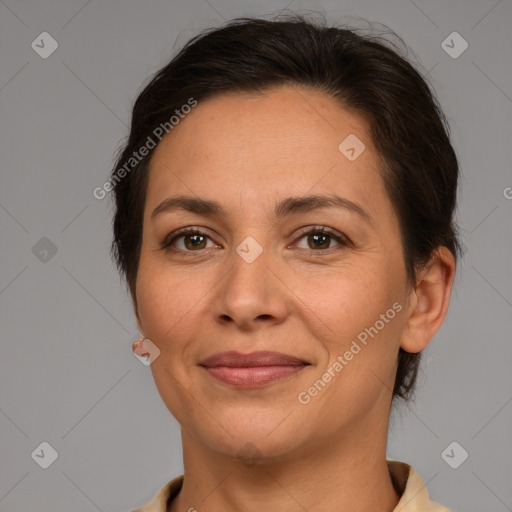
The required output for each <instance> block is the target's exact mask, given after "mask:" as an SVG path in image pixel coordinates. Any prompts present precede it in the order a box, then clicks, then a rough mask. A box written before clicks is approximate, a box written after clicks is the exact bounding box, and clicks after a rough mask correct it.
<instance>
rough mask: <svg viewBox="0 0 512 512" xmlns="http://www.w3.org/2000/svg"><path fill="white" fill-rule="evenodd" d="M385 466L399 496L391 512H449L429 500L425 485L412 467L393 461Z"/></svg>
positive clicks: (449, 511)
mask: <svg viewBox="0 0 512 512" xmlns="http://www.w3.org/2000/svg"><path fill="white" fill-rule="evenodd" d="M387 464H388V470H389V474H390V476H391V480H392V481H393V485H394V486H395V489H396V490H397V492H398V494H399V495H400V496H401V498H400V501H399V502H398V504H397V506H396V507H395V509H394V511H393V512H398V511H400V512H451V510H450V509H448V508H446V507H444V506H443V505H440V504H439V503H436V502H435V501H431V500H430V498H429V495H428V491H427V487H426V485H425V484H424V483H423V481H422V479H421V478H420V476H419V475H418V473H416V471H415V470H414V468H413V467H412V466H409V464H406V463H405V462H399V461H395V460H388V461H387Z"/></svg>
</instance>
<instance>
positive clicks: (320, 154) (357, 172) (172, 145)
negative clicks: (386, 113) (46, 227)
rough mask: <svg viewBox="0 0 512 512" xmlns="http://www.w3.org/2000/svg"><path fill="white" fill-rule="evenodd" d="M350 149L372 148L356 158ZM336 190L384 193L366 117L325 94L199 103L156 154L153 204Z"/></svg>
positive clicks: (240, 96) (287, 92)
mask: <svg viewBox="0 0 512 512" xmlns="http://www.w3.org/2000/svg"><path fill="white" fill-rule="evenodd" d="M344 141H349V142H348V143H345V142H344ZM354 143H355V145H354ZM340 144H341V147H340ZM347 144H348V146H352V147H354V148H355V151H357V153H359V152H360V151H361V149H362V148H363V147H364V151H362V152H361V153H360V154H359V156H357V158H356V159H352V160H351V159H349V158H347V155H346V154H344V153H343V150H346V149H347ZM358 144H359V145H358ZM363 144H364V146H363ZM348 149H351V148H350V147H349V148H348ZM357 153H356V154H357ZM351 154H352V155H353V152H352V153H349V154H348V155H349V156H350V155H351ZM333 189H335V190H336V191H337V192H339V193H340V194H343V195H344V196H351V197H352V198H353V199H354V200H357V201H361V200H363V201H364V200H365V199H366V200H370V199H371V197H370V196H371V195H373V196H374V198H375V194H379V193H381V194H384V189H383V184H382V179H381V176H380V171H379V158H378V154H377V152H376V150H375V148H374V146H373V144H372V141H371V138H370V131H369V126H368V124H367V122H366V120H365V119H364V118H363V117H362V116H360V115H358V114H356V113H354V112H352V111H350V110H348V109H346V108H344V107H343V106H342V105H341V103H339V102H338V101H336V100H335V99H333V98H332V97H330V96H328V95H327V94H325V93H323V92H320V91H317V90H313V89H309V88H307V89H306V88H299V87H295V86H293V87H292V86H281V87H278V88H274V89H271V90H268V91H265V92H264V93H229V94H222V95H218V96H215V97H213V98H210V99H207V100H205V101H200V102H198V105H197V106H196V107H195V108H194V109H192V111H191V112H190V113H189V114H188V115H186V116H184V118H183V119H181V120H180V122H179V123H178V124H177V125H176V126H174V128H173V130H172V131H171V132H170V133H169V134H168V135H166V136H165V137H164V138H163V140H162V141H161V142H160V143H159V145H158V146H157V148H156V149H155V151H154V153H153V156H152V159H151V164H150V178H149V185H148V191H147V203H148V204H149V205H151V204H155V203H156V202H157V201H161V200H162V199H164V198H165V196H166V195H169V193H171V192H172V193H173V194H176V193H182V194H186V195H194V194H195V195H199V196H201V197H205V196H209V197H210V198H213V197H214V196H215V198H216V199H217V200H219V201H221V202H222V201H224V202H226V203H229V201H230V200H233V198H234V197H235V196H236V199H237V200H238V201H242V196H243V198H244V200H245V201H256V200H260V201H263V200H265V199H267V200H268V199H269V197H270V196H272V197H275V196H276V195H279V194H281V195H283V197H284V196H290V195H296V196H300V195H305V194H306V193H307V192H309V193H322V192H323V193H325V192H332V191H333ZM370 191H371V193H370ZM349 199H350V197H349Z"/></svg>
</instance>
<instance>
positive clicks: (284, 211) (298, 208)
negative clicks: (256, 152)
mask: <svg viewBox="0 0 512 512" xmlns="http://www.w3.org/2000/svg"><path fill="white" fill-rule="evenodd" d="M324 208H343V209H345V210H347V211H349V212H351V213H355V214H357V215H358V216H360V217H361V218H362V219H363V220H364V221H366V222H367V223H368V224H371V225H372V224H373V220H372V218H371V217H370V215H369V214H368V212H366V211H365V210H364V209H363V208H362V207H361V206H359V205H358V204H356V203H354V202H353V201H350V200H349V199H346V198H344V197H340V196H338V195H335V194H334V195H328V196H325V195H313V196H304V197H288V198H287V199H284V200H282V201H280V202H279V203H277V204H276V206H275V210H274V215H275V217H276V218H277V219H281V218H284V217H286V216H290V215H296V214H299V213H306V212H311V211H316V210H320V209H324ZM179 209H181V210H186V211H189V212H192V213H196V214H199V215H206V216H218V217H221V216H223V215H225V212H224V209H223V207H222V205H221V204H220V203H219V202H218V201H213V200H209V199H201V198H198V197H191V196H178V197H168V198H167V199H164V200H163V201H162V202H161V203H160V204H159V205H158V206H157V207H156V208H155V209H154V210H153V212H152V213H151V219H154V218H155V217H156V216H158V215H160V214H162V213H164V212H169V211H173V210H179Z"/></svg>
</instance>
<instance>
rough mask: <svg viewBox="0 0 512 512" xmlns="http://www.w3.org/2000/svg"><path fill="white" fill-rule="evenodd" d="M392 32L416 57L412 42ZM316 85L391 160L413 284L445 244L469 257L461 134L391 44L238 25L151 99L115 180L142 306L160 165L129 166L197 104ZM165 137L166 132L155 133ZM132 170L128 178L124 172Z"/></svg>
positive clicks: (138, 105) (412, 360)
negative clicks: (151, 204)
mask: <svg viewBox="0 0 512 512" xmlns="http://www.w3.org/2000/svg"><path fill="white" fill-rule="evenodd" d="M390 33H391V34H392V35H393V36H394V37H395V38H396V39H397V40H399V41H401V43H402V45H403V47H404V48H406V46H405V43H403V41H402V39H401V38H400V37H399V36H397V35H396V34H395V33H394V32H392V31H391V30H390ZM286 84H289V85H296V86H299V87H300V86H308V87H314V88H316V89H318V90H320V91H324V92H326V93H327V94H329V95H330V96H331V97H333V98H335V99H336V100H338V101H339V102H340V104H341V105H342V106H344V107H345V108H348V109H350V110H351V111H353V112H355V113H357V114H359V115H361V116H363V117H364V118H365V119H366V120H367V121H368V122H369V126H370V128H371V137H372V141H373V143H374V145H375V147H376V148H377V151H378V153H379V156H380V159H381V162H382V176H383V179H384V182H385V185H386V189H387V191H388V194H389V197H390V199H391V202H392V204H393V207H394V209H395V211H396V213H397V216H398V218H399V222H400V227H401V231H402V233H401V234H402V242H403V248H404V262H405V266H406V269H407V276H408V279H409V281H410V283H411V284H415V282H416V272H417V270H418V269H419V268H421V266H422V265H425V264H426V263H427V262H428V260H429V259H430V258H431V256H432V254H433V252H434V251H435V249H436V248H437V247H438V246H445V247H447V248H448V249H449V250H450V251H451V252H452V253H453V254H454V256H455V258H457V256H458V253H459V252H460V246H459V242H458V240H457V234H456V227H455V226H454V223H453V215H454V209H455V206H456V193H457V181H458V174H459V169H458V162H457V158H456V155H455V151H454V149H453V147H452V145H451V143H450V139H449V127H448V123H447V121H446V119H445V117H444V114H443V112H442V110H441V108H440V106H439V104H438V101H437V100H436V98H435V96H434V94H433V92H432V91H431V88H430V87H429V85H427V83H426V81H425V79H424V78H422V76H421V74H420V73H419V72H418V71H417V70H416V69H415V68H414V67H413V65H412V64H410V63H409V62H408V61H407V58H406V55H404V56H402V55H400V49H399V48H398V47H397V46H395V45H394V44H393V43H391V42H390V41H388V40H387V39H385V38H383V37H381V36H376V35H372V34H365V35H360V34H358V33H357V29H354V28H338V27H332V26H327V24H326V23H325V21H324V22H318V21H311V20H308V19H306V18H305V17H303V16H299V15H295V16H288V17H287V18H286V19H277V18H275V19H274V20H271V21H268V20H263V19H253V18H237V19H234V20H232V21H230V22H228V23H227V24H226V25H225V26H223V27H221V28H215V29H209V30H206V31H204V32H203V33H201V34H199V35H197V36H196V37H194V38H193V39H191V40H190V41H189V42H188V43H187V44H186V45H185V46H184V47H183V48H182V49H181V51H180V52H179V53H178V54H177V55H176V56H175V57H174V58H173V59H172V60H171V61H170V62H169V63H168V64H167V65H166V66H165V67H163V68H162V69H161V70H159V71H158V72H157V73H156V75H155V76H154V77H153V78H152V79H151V81H150V82H149V83H148V85H147V86H146V87H145V88H144V90H143V91H142V92H141V93H140V95H139V96H138V98H137V100H136V101H135V105H134V107H133V115H132V121H131V129H130V134H129V138H128V141H127V143H126V144H125V145H124V147H123V148H121V151H120V153H119V156H118V159H117V162H116V165H115V166H114V169H113V171H112V175H111V178H110V179H111V183H112V185H113V186H114V188H113V191H114V198H115V215H114V219H113V233H114V240H113V243H112V255H113V257H114V259H115V261H116V264H117V266H118V268H119V270H120V272H121V273H122V274H123V275H124V277H125V278H126V281H127V284H128V286H129V290H130V293H131V295H132V298H133V299H134V300H135V282H136V277H137V269H138V264H139V257H140V249H141V243H142V220H143V211H144V204H145V196H146V188H147V178H148V172H147V171H148V163H149V160H150V158H151V154H152V151H149V153H148V154H147V155H146V156H145V157H144V158H141V159H140V161H138V160H137V161H136V162H135V161H134V160H132V161H131V162H132V168H127V167H126V162H128V161H130V158H133V154H134V152H137V151H138V150H139V148H141V147H142V146H144V145H145V144H147V141H148V137H152V134H153V133H154V130H155V128H156V127H158V126H163V125H164V123H167V126H169V119H170V118H171V117H172V116H173V114H174V113H175V112H176V110H178V111H179V110H180V109H181V108H182V106H183V105H185V104H187V103H188V102H189V100H190V99H191V98H193V99H194V100H195V101H197V102H199V103H200V102H201V100H204V99H206V98H209V97H212V96H214V95H219V94H222V93H223V92H237V91H238V92H263V91H265V90H268V89H269V88H271V87H275V86H279V85H286ZM153 138H154V135H153ZM121 166H124V169H125V171H126V172H124V173H121V174H122V175H123V177H122V179H120V173H119V169H120V168H121ZM419 360H420V354H419V353H418V354H411V353H407V352H405V351H404V350H402V349H400V352H399V360H398V370H397V376H396V380H395V386H394V390H393V397H394V398H396V397H401V398H404V399H406V398H409V397H410V396H411V394H412V391H413V388H414V383H415V380H416V376H417V372H418V365H419Z"/></svg>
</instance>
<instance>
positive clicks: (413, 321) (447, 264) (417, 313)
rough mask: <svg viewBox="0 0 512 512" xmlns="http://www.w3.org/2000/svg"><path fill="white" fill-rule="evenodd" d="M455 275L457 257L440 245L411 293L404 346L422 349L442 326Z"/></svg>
mask: <svg viewBox="0 0 512 512" xmlns="http://www.w3.org/2000/svg"><path fill="white" fill-rule="evenodd" d="M454 278H455V258H454V256H453V254H452V253H451V252H450V251H449V250H448V249H447V248H446V247H438V248H437V249H436V250H435V251H434V252H433V254H432V257H431V259H430V261H429V263H428V264H427V265H426V266H425V267H424V268H423V269H421V270H420V271H419V272H418V275H417V284H416V285H415V287H414V288H413V290H412V291H411V293H410V296H409V306H408V318H407V320H406V325H405V328H404V331H403V334H402V339H401V343H400V347H401V348H402V349H403V350H405V351H406V352H410V353H413V354H414V353H417V352H421V351H422V350H423V349H424V348H425V347H426V346H427V345H428V344H429V342H430V341H431V340H432V338H433V337H434V335H435V334H436V332H437V331H438V330H439V328H440V327H441V325H442V323H443V321H444V319H445V317H446V313H447V311H448V305H449V303H450V295H451V291H452V286H453V281H454Z"/></svg>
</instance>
